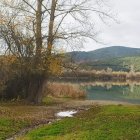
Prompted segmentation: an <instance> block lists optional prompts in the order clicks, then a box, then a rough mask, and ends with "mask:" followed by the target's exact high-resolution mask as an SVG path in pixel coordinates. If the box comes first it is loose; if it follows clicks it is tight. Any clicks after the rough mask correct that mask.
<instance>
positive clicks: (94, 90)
mask: <svg viewBox="0 0 140 140" xmlns="http://www.w3.org/2000/svg"><path fill="white" fill-rule="evenodd" d="M81 85H82V86H84V87H85V89H86V90H87V97H86V98H87V99H88V100H110V101H121V102H128V103H133V104H140V83H135V82H133V83H127V82H125V83H119V82H118V83H113V82H107V83H106V82H104V83H102V82H95V83H83V84H81Z"/></svg>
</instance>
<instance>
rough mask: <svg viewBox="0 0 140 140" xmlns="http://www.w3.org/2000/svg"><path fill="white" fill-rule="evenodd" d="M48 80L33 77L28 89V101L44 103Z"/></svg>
mask: <svg viewBox="0 0 140 140" xmlns="http://www.w3.org/2000/svg"><path fill="white" fill-rule="evenodd" d="M46 81H47V80H46V79H45V78H44V77H42V76H40V75H39V76H36V75H34V76H32V77H31V79H30V83H29V88H28V101H29V102H32V103H35V104H39V103H41V102H42V98H43V95H44V90H45V86H46V84H47V82H46Z"/></svg>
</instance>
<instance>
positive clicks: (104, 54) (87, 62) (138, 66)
mask: <svg viewBox="0 0 140 140" xmlns="http://www.w3.org/2000/svg"><path fill="white" fill-rule="evenodd" d="M68 55H69V56H70V57H71V58H72V60H73V61H74V62H76V63H78V64H79V66H80V67H81V68H82V69H96V70H102V69H107V68H108V67H109V68H112V69H113V70H114V71H130V69H131V66H133V67H134V70H135V71H140V49H139V48H129V47H123V46H112V47H107V48H102V49H98V50H95V51H89V52H80V51H77V52H71V53H69V54H68Z"/></svg>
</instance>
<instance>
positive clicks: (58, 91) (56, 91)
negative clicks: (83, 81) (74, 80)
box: [48, 82, 86, 98]
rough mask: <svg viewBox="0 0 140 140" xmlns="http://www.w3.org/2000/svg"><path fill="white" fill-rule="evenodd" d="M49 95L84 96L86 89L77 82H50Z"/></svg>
mask: <svg viewBox="0 0 140 140" xmlns="http://www.w3.org/2000/svg"><path fill="white" fill-rule="evenodd" d="M48 91H49V95H51V96H53V97H62V98H63V97H68V98H84V97H85V95H86V91H85V90H84V89H83V88H82V87H80V86H79V85H76V84H70V83H66V84H65V83H56V82H55V83H49V84H48Z"/></svg>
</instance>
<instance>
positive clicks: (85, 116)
mask: <svg viewBox="0 0 140 140" xmlns="http://www.w3.org/2000/svg"><path fill="white" fill-rule="evenodd" d="M139 139H140V106H103V107H93V108H92V109H90V110H88V111H85V112H83V113H80V114H78V115H77V116H76V117H74V118H65V119H63V120H61V121H58V122H56V123H54V124H51V125H48V126H47V125H46V126H43V127H40V128H38V129H35V130H33V131H31V132H30V133H28V134H27V135H26V136H25V137H23V138H19V140H139Z"/></svg>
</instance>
